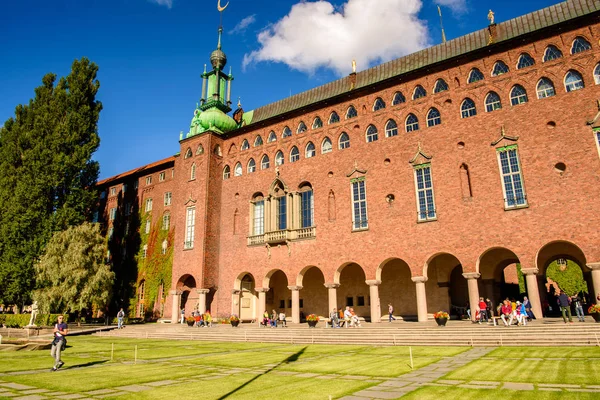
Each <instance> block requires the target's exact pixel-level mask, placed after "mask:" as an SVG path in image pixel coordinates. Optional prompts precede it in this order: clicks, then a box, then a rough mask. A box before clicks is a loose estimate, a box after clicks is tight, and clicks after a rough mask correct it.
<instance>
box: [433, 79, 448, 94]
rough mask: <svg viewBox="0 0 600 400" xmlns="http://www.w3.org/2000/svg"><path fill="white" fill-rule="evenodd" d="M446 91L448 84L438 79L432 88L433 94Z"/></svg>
mask: <svg viewBox="0 0 600 400" xmlns="http://www.w3.org/2000/svg"><path fill="white" fill-rule="evenodd" d="M446 90H448V84H447V83H446V81H445V80H443V79H438V80H437V81H435V86H434V87H433V93H440V92H445V91H446Z"/></svg>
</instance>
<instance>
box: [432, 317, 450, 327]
mask: <svg viewBox="0 0 600 400" xmlns="http://www.w3.org/2000/svg"><path fill="white" fill-rule="evenodd" d="M435 322H437V324H438V326H446V322H448V318H436V319H435Z"/></svg>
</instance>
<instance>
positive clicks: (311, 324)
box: [306, 321, 319, 328]
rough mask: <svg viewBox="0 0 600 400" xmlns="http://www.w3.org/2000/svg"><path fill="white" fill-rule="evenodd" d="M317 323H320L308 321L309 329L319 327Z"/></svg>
mask: <svg viewBox="0 0 600 400" xmlns="http://www.w3.org/2000/svg"><path fill="white" fill-rule="evenodd" d="M317 322H319V321H306V323H307V324H308V327H309V328H314V327H315V326H317Z"/></svg>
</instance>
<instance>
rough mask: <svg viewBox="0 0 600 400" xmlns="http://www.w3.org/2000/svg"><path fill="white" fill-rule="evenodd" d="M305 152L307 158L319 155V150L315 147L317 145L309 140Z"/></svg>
mask: <svg viewBox="0 0 600 400" xmlns="http://www.w3.org/2000/svg"><path fill="white" fill-rule="evenodd" d="M305 154H306V155H305V157H306V158H311V157H314V156H316V155H317V150H316V149H315V145H314V144H313V142H308V144H307V145H306V152H305Z"/></svg>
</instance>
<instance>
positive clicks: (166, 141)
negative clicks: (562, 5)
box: [0, 0, 558, 178]
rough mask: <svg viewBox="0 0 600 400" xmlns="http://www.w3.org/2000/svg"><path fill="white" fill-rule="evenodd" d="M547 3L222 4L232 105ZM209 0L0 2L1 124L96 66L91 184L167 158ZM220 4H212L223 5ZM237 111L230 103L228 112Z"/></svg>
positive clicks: (191, 93) (211, 17) (184, 125)
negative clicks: (78, 63) (75, 65)
mask: <svg viewBox="0 0 600 400" xmlns="http://www.w3.org/2000/svg"><path fill="white" fill-rule="evenodd" d="M557 2H558V1H557V0H528V1H514V0H505V1H501V2H498V1H489V0H330V1H320V2H316V1H298V0H289V1H287V0H279V1H265V0H231V1H230V5H229V7H228V8H227V10H226V11H225V12H224V13H223V26H224V30H225V33H224V36H223V50H224V51H225V53H226V54H227V57H228V64H227V67H226V70H229V67H230V66H231V68H232V70H233V74H234V76H235V81H234V83H233V91H232V99H235V100H236V101H237V98H238V97H241V102H242V106H243V108H244V109H245V110H251V109H254V108H257V107H260V106H263V105H265V104H268V103H271V102H273V101H277V100H280V99H282V98H285V97H287V96H289V95H290V93H291V94H296V93H300V92H302V91H304V90H308V89H311V88H313V87H316V86H319V85H322V84H324V83H327V82H329V81H331V80H334V79H336V78H338V77H340V76H343V75H345V74H346V73H348V72H349V70H350V68H351V61H352V59H357V64H358V70H362V69H366V68H368V67H369V66H372V65H375V64H377V63H380V62H382V61H387V60H389V59H393V58H397V57H399V56H402V55H405V54H408V53H411V52H413V51H416V50H418V49H420V48H423V47H425V46H428V45H432V44H437V43H439V42H440V41H441V34H440V27H439V17H438V14H437V6H438V5H440V6H441V8H442V12H443V14H444V28H445V31H446V36H447V38H448V39H452V38H456V37H458V36H462V35H465V34H467V33H469V32H472V31H475V30H478V29H481V28H484V27H485V26H486V25H487V24H488V20H487V13H488V10H489V9H490V8H491V9H492V10H493V11H494V13H495V15H496V22H502V21H506V20H508V19H510V18H514V17H517V16H519V15H523V14H526V13H528V12H531V11H534V10H537V9H540V8H544V7H547V6H549V5H552V4H556V3H557ZM216 3H217V0H19V1H4V2H2V3H1V4H0V49H1V51H2V55H3V57H2V61H1V62H0V125H1V124H2V123H3V122H4V121H5V120H6V119H8V118H9V117H11V116H12V115H13V114H14V108H15V106H16V105H17V104H20V103H27V102H28V100H29V99H30V98H31V97H33V89H34V88H35V87H36V86H38V85H39V84H40V83H41V78H42V76H43V75H44V74H46V73H48V72H54V73H56V74H58V75H59V76H63V75H66V74H68V72H69V69H70V66H71V63H72V62H73V60H74V59H75V58H80V57H82V56H85V57H88V58H89V59H91V60H92V61H94V62H95V63H97V64H98V65H99V67H100V71H99V76H98V79H99V80H100V84H101V88H100V92H99V96H98V98H99V100H100V101H102V103H103V105H104V110H103V111H102V113H101V115H100V123H99V133H100V138H101V145H100V148H99V150H98V151H97V152H96V154H95V156H94V158H95V159H96V160H98V161H99V162H100V167H101V172H100V178H107V177H110V176H112V175H115V174H118V173H121V172H124V171H127V170H130V169H133V168H136V167H139V166H142V165H144V164H148V163H151V162H153V161H157V160H160V159H162V158H166V157H169V156H171V155H173V154H175V153H176V152H177V151H179V144H178V139H179V132H180V131H185V132H187V130H188V129H189V123H190V121H191V118H192V115H193V111H194V108H195V104H196V102H197V101H198V99H199V96H200V90H201V85H202V82H201V79H200V77H199V75H200V73H201V72H202V70H203V68H204V64H209V66H210V63H209V55H210V52H211V51H212V50H214V49H215V48H216V42H217V29H218V26H219V13H218V11H217V9H216V5H217V4H216ZM224 4H225V0H222V5H224ZM234 104H235V102H234Z"/></svg>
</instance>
